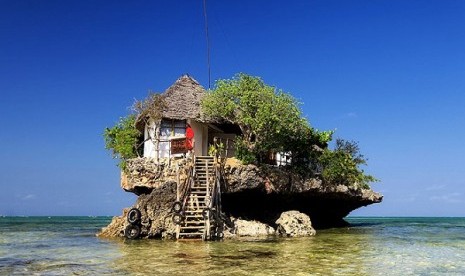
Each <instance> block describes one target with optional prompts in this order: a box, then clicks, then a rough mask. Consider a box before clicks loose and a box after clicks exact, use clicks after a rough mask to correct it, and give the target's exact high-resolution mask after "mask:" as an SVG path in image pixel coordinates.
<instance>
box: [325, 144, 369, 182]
mask: <svg viewBox="0 0 465 276" xmlns="http://www.w3.org/2000/svg"><path fill="white" fill-rule="evenodd" d="M318 160H319V163H320V164H321V166H322V168H323V171H322V174H321V175H322V178H323V181H324V182H325V183H326V184H333V185H336V184H342V185H346V186H354V185H357V184H358V185H360V186H361V187H362V188H369V187H370V186H369V185H368V183H370V182H375V181H378V180H377V179H376V178H374V177H373V176H371V175H366V174H365V173H364V171H363V170H362V169H360V167H359V166H360V165H366V159H365V158H364V156H363V155H361V154H360V152H359V147H358V144H357V143H356V142H353V141H345V140H342V139H337V140H336V147H335V149H334V150H330V149H325V150H324V151H323V153H322V154H321V156H320V157H319V159H318Z"/></svg>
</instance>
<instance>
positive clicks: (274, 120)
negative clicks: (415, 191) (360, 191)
mask: <svg viewBox="0 0 465 276" xmlns="http://www.w3.org/2000/svg"><path fill="white" fill-rule="evenodd" d="M202 108H203V111H204V112H205V114H207V115H208V116H210V117H212V118H218V120H223V121H227V122H230V123H232V124H236V125H238V126H239V127H240V129H241V131H242V134H243V135H242V136H241V137H239V138H238V139H237V141H236V147H237V149H236V155H237V157H238V158H239V159H241V160H242V161H243V162H244V163H246V164H247V163H261V162H262V161H264V160H266V159H267V158H268V156H269V154H270V153H277V152H281V153H286V154H289V155H290V157H291V160H292V165H293V167H294V168H297V169H301V171H305V172H308V171H309V168H310V171H311V172H313V173H314V174H315V175H317V174H318V173H320V172H321V177H322V179H323V180H324V182H325V183H332V184H343V185H347V186H351V185H354V184H355V183H359V184H360V185H361V186H362V187H368V183H369V182H372V181H376V179H375V178H374V177H372V176H370V175H365V174H364V172H363V170H361V169H360V168H359V166H360V165H365V164H366V160H365V159H364V158H363V156H362V155H360V154H359V148H358V145H357V144H356V143H354V142H344V141H343V140H337V141H336V148H335V150H330V149H328V143H329V142H330V141H331V139H332V135H333V133H334V132H333V131H318V130H317V129H314V128H312V127H311V126H310V124H309V122H308V120H307V119H306V118H305V117H303V116H302V111H301V109H300V105H299V103H298V101H297V100H296V99H295V98H294V97H292V96H291V95H290V94H288V93H286V92H284V91H282V90H280V89H277V88H275V87H273V86H269V85H267V84H265V82H264V81H263V80H262V79H260V78H259V77H254V76H250V75H247V74H243V73H240V74H237V75H236V76H234V77H233V78H232V79H227V80H219V81H217V82H216V85H215V88H214V89H213V90H212V91H210V93H208V94H207V96H205V97H204V99H203V101H202Z"/></svg>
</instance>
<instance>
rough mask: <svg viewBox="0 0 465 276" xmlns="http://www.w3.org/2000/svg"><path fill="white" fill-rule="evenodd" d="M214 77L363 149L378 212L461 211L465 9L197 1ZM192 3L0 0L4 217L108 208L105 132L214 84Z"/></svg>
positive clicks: (111, 172) (110, 180) (113, 175)
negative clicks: (258, 85) (239, 79)
mask: <svg viewBox="0 0 465 276" xmlns="http://www.w3.org/2000/svg"><path fill="white" fill-rule="evenodd" d="M207 8H208V16H209V18H208V19H209V28H210V38H211V48H212V53H211V58H212V79H213V80H216V79H219V78H230V77H231V76H233V75H234V74H235V73H237V72H246V73H249V74H251V75H256V76H261V77H262V78H263V79H264V80H265V82H267V83H268V84H271V85H275V86H277V87H279V88H282V89H283V90H285V91H288V92H290V93H292V94H293V95H294V96H295V97H296V98H298V99H299V100H300V101H302V102H303V103H304V104H303V106H302V109H303V112H304V114H305V115H306V116H307V117H308V118H309V120H310V122H311V124H312V125H313V126H314V127H316V128H318V129H336V130H337V131H336V137H342V138H345V139H349V140H356V141H359V145H360V147H361V149H362V153H364V154H365V156H367V157H368V158H369V161H368V162H369V166H368V167H367V168H366V171H367V172H369V173H371V174H373V175H375V176H376V177H378V178H379V179H381V182H379V183H375V184H374V185H373V188H374V189H375V190H377V191H380V192H382V193H383V194H384V195H385V200H384V202H383V203H382V204H378V205H373V206H370V207H366V208H362V209H360V210H358V211H355V212H353V213H352V215H367V216H465V208H464V207H465V200H464V197H465V168H464V164H465V147H464V141H465V51H464V50H463V49H465V31H464V30H465V2H464V1H461V0H457V1H453V0H450V1H428V0H424V1H403V0H399V1H397V0H385V1H382V0H379V1H368V0H365V1H331V0H324V1H323V0H320V1H285V2H283V1H279V2H278V1H207ZM205 49H206V45H205V34H204V25H203V10H202V1H201V0H195V1H194V0H193V1H81V0H80V1H59V0H57V1H34V0H31V1H24V0H0V93H1V94H0V95H1V98H0V112H1V116H0V124H1V130H0V185H1V192H0V215H116V214H120V213H121V209H122V208H123V207H127V206H130V205H132V204H133V203H134V201H135V199H136V197H135V196H134V195H132V194H129V193H126V192H124V191H122V190H121V189H120V187H119V170H118V168H117V167H116V162H115V161H114V160H112V159H111V158H110V154H109V153H108V152H107V151H105V149H104V143H103V139H102V132H103V129H104V128H105V127H107V126H111V125H113V124H114V123H115V122H116V121H117V120H118V118H119V117H120V116H124V115H125V114H127V112H128V107H129V106H130V105H131V104H132V103H133V101H134V99H141V98H143V97H145V96H146V95H147V92H148V91H149V90H152V91H164V90H165V89H166V88H167V87H168V86H169V85H170V84H171V83H173V82H174V81H175V80H176V79H177V78H178V77H179V76H180V75H182V74H184V73H189V74H190V75H192V76H193V77H194V78H196V79H197V80H198V81H199V82H200V83H201V84H202V85H204V86H206V87H207V86H208V76H207V69H206V68H207V66H206V50H205Z"/></svg>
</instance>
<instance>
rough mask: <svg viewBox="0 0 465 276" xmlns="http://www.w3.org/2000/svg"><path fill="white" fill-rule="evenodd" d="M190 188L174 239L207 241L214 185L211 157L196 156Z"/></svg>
mask: <svg viewBox="0 0 465 276" xmlns="http://www.w3.org/2000/svg"><path fill="white" fill-rule="evenodd" d="M191 177H192V178H193V179H192V180H191V181H190V187H189V190H188V192H187V195H186V200H185V201H184V202H185V204H184V206H183V210H182V214H183V220H182V221H181V222H180V224H179V225H178V229H177V233H176V238H177V239H184V240H187V239H189V240H209V239H210V237H211V233H210V232H211V230H212V226H214V224H215V223H214V222H212V220H211V215H212V214H211V212H212V206H213V205H212V195H213V191H214V187H215V184H216V182H215V181H216V165H215V160H214V158H213V157H211V156H196V157H195V160H194V171H193V174H192V176H191Z"/></svg>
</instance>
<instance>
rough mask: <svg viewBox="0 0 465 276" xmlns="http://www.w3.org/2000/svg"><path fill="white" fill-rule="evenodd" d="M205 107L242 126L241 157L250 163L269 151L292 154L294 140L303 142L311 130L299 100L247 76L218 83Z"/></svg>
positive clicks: (203, 104) (204, 102) (205, 101)
mask: <svg viewBox="0 0 465 276" xmlns="http://www.w3.org/2000/svg"><path fill="white" fill-rule="evenodd" d="M202 108H203V111H204V112H205V113H206V114H207V115H208V116H211V117H214V118H220V119H222V120H226V121H228V122H230V123H233V124H236V125H238V126H239V127H240V129H241V131H242V134H243V136H242V139H241V140H240V141H237V145H238V155H239V157H241V156H242V157H244V158H243V159H247V160H246V161H253V159H256V158H258V159H260V158H262V157H264V156H266V155H267V153H268V152H269V151H275V152H279V151H281V152H286V151H289V150H291V149H292V143H290V141H291V140H292V141H297V140H301V139H302V137H303V136H305V135H307V134H309V133H310V130H311V128H310V126H309V123H308V121H307V120H306V119H305V118H304V117H303V116H302V112H301V110H300V106H299V103H298V102H297V101H296V99H295V98H293V97H292V96H291V95H290V94H288V93H286V92H284V91H282V90H279V89H276V88H275V87H272V86H269V85H267V84H265V83H264V82H263V80H261V79H260V78H258V77H253V76H250V75H247V74H243V73H240V74H237V75H236V76H235V77H234V78H233V79H230V80H219V81H217V82H216V86H215V89H214V90H212V91H210V93H209V94H208V95H207V96H206V97H204V99H203V102H202Z"/></svg>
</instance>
